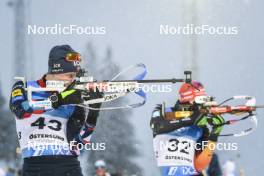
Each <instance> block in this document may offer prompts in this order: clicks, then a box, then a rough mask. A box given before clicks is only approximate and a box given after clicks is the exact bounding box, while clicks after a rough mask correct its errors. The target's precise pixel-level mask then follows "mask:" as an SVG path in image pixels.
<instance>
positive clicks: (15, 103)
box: [9, 81, 33, 119]
mask: <svg viewBox="0 0 264 176" xmlns="http://www.w3.org/2000/svg"><path fill="white" fill-rule="evenodd" d="M9 108H10V110H11V112H12V113H14V114H15V115H16V117H17V118H19V119H22V118H26V117H29V116H30V115H31V113H32V112H33V109H32V108H31V107H30V106H29V103H28V100H27V95H26V92H25V89H24V83H23V82H22V81H18V82H16V83H15V84H14V85H13V87H12V92H11V96H10V101H9Z"/></svg>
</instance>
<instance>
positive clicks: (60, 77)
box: [53, 72, 76, 86]
mask: <svg viewBox="0 0 264 176" xmlns="http://www.w3.org/2000/svg"><path fill="white" fill-rule="evenodd" d="M53 76H54V79H55V80H57V81H65V82H66V83H65V86H68V85H70V84H71V83H72V82H73V81H74V79H75V78H76V73H75V72H69V73H61V74H54V75H53Z"/></svg>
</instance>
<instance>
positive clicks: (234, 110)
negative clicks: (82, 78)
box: [163, 95, 264, 137]
mask: <svg viewBox="0 0 264 176" xmlns="http://www.w3.org/2000/svg"><path fill="white" fill-rule="evenodd" d="M232 100H245V101H246V102H245V104H242V105H235V106H232V105H226V103H227V102H229V101H232ZM195 103H196V104H197V106H198V109H199V111H200V113H202V114H205V115H206V116H207V117H208V118H209V122H210V117H212V116H216V115H227V114H229V115H235V116H239V118H235V119H230V120H227V121H225V123H223V124H220V126H222V125H232V124H235V123H236V122H239V121H242V120H246V119H248V118H249V119H250V121H251V122H252V123H253V127H250V128H247V129H245V130H242V131H241V132H239V133H230V134H222V135H220V136H235V137H240V136H245V135H248V134H249V133H251V132H252V131H254V129H255V128H256V127H257V125H258V123H257V118H256V110H257V109H258V108H264V106H262V105H261V106H257V105H256V98H255V97H253V96H243V95H242V96H233V97H231V98H228V99H226V100H225V101H223V102H221V103H219V104H218V103H217V102H216V101H215V98H214V97H211V96H199V97H196V98H195ZM163 113H164V118H165V119H167V120H169V121H173V120H180V119H184V118H187V117H190V116H191V115H192V114H193V112H192V111H175V112H163ZM241 115H243V116H242V117H241Z"/></svg>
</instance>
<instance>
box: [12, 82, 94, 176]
mask: <svg viewBox="0 0 264 176" xmlns="http://www.w3.org/2000/svg"><path fill="white" fill-rule="evenodd" d="M25 84H26V87H27V88H29V87H34V88H41V87H45V86H46V80H45V77H43V78H42V79H41V80H37V81H27V82H26V83H25ZM50 95H51V93H50V92H33V93H32V99H33V100H34V101H38V100H43V99H47V98H48V97H49V96H50ZM10 109H11V111H12V112H13V113H14V114H15V115H16V128H17V134H18V139H19V144H20V148H21V152H22V158H24V169H25V168H26V170H27V171H28V173H29V175H30V173H32V172H31V171H32V170H33V171H34V172H35V171H36V167H37V168H42V166H43V167H44V166H45V168H42V170H43V174H42V175H45V174H44V172H45V171H46V170H47V167H48V168H51V167H53V166H56V164H54V163H56V162H57V164H59V163H58V162H60V161H65V166H62V167H61V168H62V169H60V168H58V167H57V168H54V172H55V171H56V169H57V171H59V173H61V175H63V173H66V172H64V170H63V168H65V169H68V170H69V169H72V168H75V169H76V170H77V171H76V172H74V173H75V174H76V175H81V170H80V166H79V162H78V160H77V159H75V158H76V156H78V155H79V154H80V152H79V150H78V149H77V148H75V147H72V146H71V145H70V144H72V142H73V141H74V143H75V144H76V142H79V143H80V142H81V143H85V142H89V140H90V138H91V134H92V132H93V130H94V127H95V125H96V120H97V116H98V113H94V112H92V111H89V113H88V116H87V118H86V113H85V110H84V108H81V107H78V106H73V105H64V106H60V107H58V108H57V109H53V110H43V109H33V108H32V107H30V106H29V102H28V100H27V93H26V92H25V90H24V83H23V82H22V81H18V82H16V83H15V84H14V86H13V88H12V93H11V98H10ZM73 146H74V145H73ZM72 157H74V158H72ZM51 160H52V166H51V165H50V161H51ZM46 161H47V162H46ZM67 161H68V162H67ZM36 163H37V164H36ZM39 163H40V164H39ZM70 163H72V165H71V164H70ZM60 164H62V163H60ZM66 165H67V167H66ZM58 166H59V165H58ZM78 167H79V168H78ZM51 172H52V171H51ZM37 173H42V172H41V171H38V172H37ZM67 173H68V172H67ZM53 174H54V173H53ZM24 175H27V174H24ZM33 175H34V174H33ZM58 175H59V174H58ZM64 175H65V174H64Z"/></svg>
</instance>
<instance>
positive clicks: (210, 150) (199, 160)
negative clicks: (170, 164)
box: [194, 115, 225, 171]
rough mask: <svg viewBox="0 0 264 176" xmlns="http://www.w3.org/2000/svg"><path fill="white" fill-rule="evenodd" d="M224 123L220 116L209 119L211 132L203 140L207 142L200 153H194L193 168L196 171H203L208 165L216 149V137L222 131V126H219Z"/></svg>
mask: <svg viewBox="0 0 264 176" xmlns="http://www.w3.org/2000/svg"><path fill="white" fill-rule="evenodd" d="M224 122H225V120H224V118H223V117H222V116H220V115H217V116H215V117H212V118H211V124H212V125H213V128H212V131H211V132H210V134H209V136H208V137H207V138H206V139H204V140H203V141H208V142H207V144H206V145H205V146H204V149H203V150H202V151H199V150H198V151H196V155H195V158H194V166H195V169H196V170H197V171H202V170H204V169H205V168H206V167H207V166H208V165H209V164H210V162H211V160H212V157H213V154H214V152H215V149H216V147H215V146H216V143H217V139H218V136H219V135H220V133H221V131H222V129H223V126H220V124H223V123H224Z"/></svg>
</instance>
